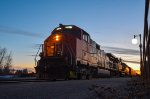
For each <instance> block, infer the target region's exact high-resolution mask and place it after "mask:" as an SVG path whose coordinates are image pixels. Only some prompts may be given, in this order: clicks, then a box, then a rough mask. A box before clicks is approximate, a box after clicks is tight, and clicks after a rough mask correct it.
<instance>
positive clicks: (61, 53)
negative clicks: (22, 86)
mask: <svg viewBox="0 0 150 99" xmlns="http://www.w3.org/2000/svg"><path fill="white" fill-rule="evenodd" d="M40 57H41V58H40V60H39V61H38V63H37V66H36V67H35V70H36V74H37V77H38V78H39V79H90V78H93V77H111V76H120V75H122V74H123V73H124V72H125V71H127V70H126V69H125V67H126V66H124V68H123V67H122V66H123V65H122V62H121V61H120V60H119V59H118V58H117V57H115V56H114V55H112V54H111V53H105V52H104V50H102V49H101V48H100V45H99V44H97V43H96V42H95V41H94V40H92V39H91V37H90V35H89V34H88V33H87V32H86V31H84V30H83V29H81V28H79V27H77V26H75V25H62V24H60V26H59V27H57V28H55V29H54V30H53V31H52V33H51V35H50V36H49V37H48V38H47V39H46V40H45V41H44V44H43V46H42V52H41V53H40ZM124 64H125V63H124ZM128 74H129V73H128Z"/></svg>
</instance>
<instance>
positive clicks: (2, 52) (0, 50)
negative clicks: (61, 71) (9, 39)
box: [0, 48, 7, 74]
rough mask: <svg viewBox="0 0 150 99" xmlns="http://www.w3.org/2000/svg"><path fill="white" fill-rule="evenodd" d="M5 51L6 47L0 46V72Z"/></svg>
mask: <svg viewBox="0 0 150 99" xmlns="http://www.w3.org/2000/svg"><path fill="white" fill-rule="evenodd" d="M6 53H7V49H6V48H0V74H2V73H3V63H4V59H5V56H6Z"/></svg>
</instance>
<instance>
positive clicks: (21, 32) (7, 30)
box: [0, 25, 42, 37]
mask: <svg viewBox="0 0 150 99" xmlns="http://www.w3.org/2000/svg"><path fill="white" fill-rule="evenodd" d="M0 33H7V34H16V35H23V36H29V37H42V35H41V34H39V33H32V32H28V31H24V30H20V29H15V28H11V27H6V26H2V25H0Z"/></svg>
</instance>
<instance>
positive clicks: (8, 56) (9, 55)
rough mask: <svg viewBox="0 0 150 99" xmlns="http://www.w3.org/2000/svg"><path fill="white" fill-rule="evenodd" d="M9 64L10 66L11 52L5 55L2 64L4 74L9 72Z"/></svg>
mask: <svg viewBox="0 0 150 99" xmlns="http://www.w3.org/2000/svg"><path fill="white" fill-rule="evenodd" d="M11 66H12V54H11V52H10V53H9V54H8V55H7V56H6V57H5V64H4V69H3V72H4V74H9V73H10V68H11Z"/></svg>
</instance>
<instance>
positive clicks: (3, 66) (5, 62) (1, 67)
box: [0, 47, 12, 74]
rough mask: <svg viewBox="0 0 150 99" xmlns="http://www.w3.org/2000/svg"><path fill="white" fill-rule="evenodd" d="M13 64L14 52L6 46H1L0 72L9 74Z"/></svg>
mask: <svg viewBox="0 0 150 99" xmlns="http://www.w3.org/2000/svg"><path fill="white" fill-rule="evenodd" d="M11 66H12V54H11V52H10V53H9V54H8V53H7V49H6V48H1V47H0V74H3V73H4V74H9V73H10V68H11Z"/></svg>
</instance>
